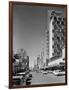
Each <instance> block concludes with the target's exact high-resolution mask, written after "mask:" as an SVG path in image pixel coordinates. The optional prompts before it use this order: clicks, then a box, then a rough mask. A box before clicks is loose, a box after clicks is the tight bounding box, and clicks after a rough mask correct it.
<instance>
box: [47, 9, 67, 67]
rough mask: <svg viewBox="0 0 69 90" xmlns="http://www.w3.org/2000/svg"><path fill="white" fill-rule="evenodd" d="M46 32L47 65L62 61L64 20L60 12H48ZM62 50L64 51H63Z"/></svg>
mask: <svg viewBox="0 0 69 90" xmlns="http://www.w3.org/2000/svg"><path fill="white" fill-rule="evenodd" d="M48 23H49V25H48V30H46V62H47V65H50V64H52V62H53V64H55V63H58V62H61V61H62V59H61V58H62V57H63V52H64V50H65V49H64V48H65V35H64V33H65V18H64V15H63V12H62V11H53V10H50V11H48ZM63 49H64V50H63Z"/></svg>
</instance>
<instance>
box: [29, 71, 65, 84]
mask: <svg viewBox="0 0 69 90" xmlns="http://www.w3.org/2000/svg"><path fill="white" fill-rule="evenodd" d="M32 76H33V77H32V80H31V85H34V84H35V85H36V84H53V83H64V82H65V76H55V75H54V74H50V73H49V74H46V75H43V74H42V73H38V72H32Z"/></svg>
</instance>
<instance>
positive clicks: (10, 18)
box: [9, 1, 67, 89]
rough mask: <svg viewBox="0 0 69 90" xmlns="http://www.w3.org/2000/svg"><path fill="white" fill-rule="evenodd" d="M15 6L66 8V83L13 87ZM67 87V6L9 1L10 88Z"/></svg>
mask: <svg viewBox="0 0 69 90" xmlns="http://www.w3.org/2000/svg"><path fill="white" fill-rule="evenodd" d="M13 5H28V6H41V7H59V8H62V9H63V8H64V11H65V18H66V19H65V25H66V31H65V83H51V84H40V85H28V86H27V85H25V86H23V85H17V86H15V87H14V86H13V82H12V81H13V80H12V76H13V73H12V72H13V70H12V69H13V64H12V60H13ZM60 85H67V5H64V4H48V3H34V2H17V1H9V88H10V89H12V88H28V87H44V86H60Z"/></svg>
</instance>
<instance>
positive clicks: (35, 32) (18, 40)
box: [13, 5, 47, 66]
mask: <svg viewBox="0 0 69 90" xmlns="http://www.w3.org/2000/svg"><path fill="white" fill-rule="evenodd" d="M46 12H47V10H46V8H44V7H35V6H34V7H32V6H21V5H16V6H15V7H14V9H13V50H14V52H15V51H17V49H21V48H23V49H25V50H26V51H27V54H28V56H29V58H30V59H29V61H30V62H29V63H30V66H33V64H34V60H36V58H37V56H38V55H39V54H40V52H41V47H42V45H41V42H42V40H43V37H44V33H45V29H46V27H47V26H46V25H47V24H46V20H47V13H46Z"/></svg>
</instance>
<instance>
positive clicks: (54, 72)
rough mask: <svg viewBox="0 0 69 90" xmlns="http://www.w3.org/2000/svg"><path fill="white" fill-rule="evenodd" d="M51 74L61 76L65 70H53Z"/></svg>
mask: <svg viewBox="0 0 69 90" xmlns="http://www.w3.org/2000/svg"><path fill="white" fill-rule="evenodd" d="M53 74H54V75H56V76H62V75H65V71H61V70H55V71H53Z"/></svg>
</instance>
